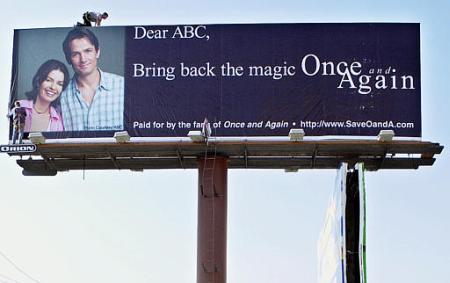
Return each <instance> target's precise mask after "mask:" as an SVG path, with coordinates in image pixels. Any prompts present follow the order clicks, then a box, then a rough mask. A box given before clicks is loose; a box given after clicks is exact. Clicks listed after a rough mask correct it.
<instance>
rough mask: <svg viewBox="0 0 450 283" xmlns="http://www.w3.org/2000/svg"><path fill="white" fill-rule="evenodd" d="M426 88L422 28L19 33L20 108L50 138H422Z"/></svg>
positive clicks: (16, 80)
mask: <svg viewBox="0 0 450 283" xmlns="http://www.w3.org/2000/svg"><path fill="white" fill-rule="evenodd" d="M61 65H62V66H61ZM420 88H421V82H420V26H419V24H387V23H354V24H229V25H177V26H123V27H119V26H113V27H97V28H86V27H84V28H77V27H75V28H45V29H24V30H15V33H14V53H13V71H12V91H11V96H10V104H11V107H12V104H13V102H14V101H17V100H19V101H20V102H22V107H25V108H27V113H28V115H27V118H26V122H25V133H27V132H33V131H38V132H44V135H45V136H46V137H48V138H64V137H111V136H113V134H114V132H116V131H121V130H126V131H128V133H129V134H130V135H131V136H137V137H165V136H186V135H187V133H188V131H190V130H199V129H201V127H202V123H203V121H204V119H205V118H207V119H208V120H209V121H210V123H211V127H212V134H213V135H215V136H284V135H287V134H288V133H289V130H290V129H291V128H303V129H304V130H305V133H306V134H307V135H309V136H323V135H341V136H369V135H377V134H378V132H379V131H380V130H381V129H393V130H394V131H395V133H396V135H397V136H408V137H420V136H421V108H420V103H421V98H420Z"/></svg>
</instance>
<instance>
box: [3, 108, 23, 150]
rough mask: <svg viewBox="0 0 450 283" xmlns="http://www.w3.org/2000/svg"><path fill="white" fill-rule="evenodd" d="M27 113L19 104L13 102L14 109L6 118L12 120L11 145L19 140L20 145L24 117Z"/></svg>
mask: <svg viewBox="0 0 450 283" xmlns="http://www.w3.org/2000/svg"><path fill="white" fill-rule="evenodd" d="M26 116H27V113H26V111H25V108H23V107H21V105H20V102H19V101H16V102H14V107H13V108H12V109H11V110H10V111H9V113H8V115H7V117H8V118H11V117H12V118H13V135H12V139H13V144H15V143H16V140H17V139H19V143H22V137H23V132H24V128H25V117H26Z"/></svg>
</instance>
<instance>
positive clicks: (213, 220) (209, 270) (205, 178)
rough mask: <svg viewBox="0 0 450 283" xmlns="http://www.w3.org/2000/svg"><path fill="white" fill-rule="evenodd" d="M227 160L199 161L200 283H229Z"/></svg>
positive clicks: (204, 159) (198, 270)
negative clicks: (227, 279) (227, 280)
mask: <svg viewBox="0 0 450 283" xmlns="http://www.w3.org/2000/svg"><path fill="white" fill-rule="evenodd" d="M227 160H228V158H227V157H223V156H207V157H205V158H199V159H198V161H197V162H198V228H197V283H225V282H226V274H227V268H226V267H227V169H228V167H227Z"/></svg>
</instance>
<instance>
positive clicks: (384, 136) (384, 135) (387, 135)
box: [378, 130, 395, 141]
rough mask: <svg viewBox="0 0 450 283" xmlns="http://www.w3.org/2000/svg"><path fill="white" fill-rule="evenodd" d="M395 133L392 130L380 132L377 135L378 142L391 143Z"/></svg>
mask: <svg viewBox="0 0 450 283" xmlns="http://www.w3.org/2000/svg"><path fill="white" fill-rule="evenodd" d="M394 136H395V133H394V131H393V130H381V131H380V133H379V134H378V140H379V141H392V139H393V138H394Z"/></svg>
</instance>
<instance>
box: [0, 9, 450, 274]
mask: <svg viewBox="0 0 450 283" xmlns="http://www.w3.org/2000/svg"><path fill="white" fill-rule="evenodd" d="M87 10H93V11H99V12H103V11H107V12H108V13H109V15H110V18H108V19H107V20H106V21H105V22H104V25H159V24H167V25H170V24H218V23H220V24H228V23H325V22H333V23H348V22H394V23H397V22H400V23H420V25H421V73H422V76H421V83H422V129H423V131H422V140H423V141H432V142H439V143H441V144H442V145H444V146H448V145H450V131H449V127H448V121H450V112H449V111H448V108H449V106H450V95H449V94H450V87H449V83H448V82H449V78H450V75H449V74H450V72H449V67H448V66H449V62H450V55H449V50H450V29H449V27H450V16H449V12H450V3H449V2H448V1H444V0H442V1H392V0H390V1H384V0H378V1H362V0H359V1H353V0H342V1H303V0H297V1H282V0H280V1H265V0H263V1H255V0H249V1H235V0H229V1H220V2H219V1H160V0H158V1H152V0H148V1H133V0H129V1H126V2H125V1H111V0H109V1H103V0H98V1H77V2H76V3H74V2H69V1H49V0H41V1H31V2H30V1H23V0H17V1H7V2H6V3H2V14H3V19H4V20H3V23H2V25H1V26H0V42H1V44H0V56H1V57H0V62H1V64H0V93H3V99H0V110H1V111H2V112H3V114H4V115H3V117H5V115H6V113H7V109H8V106H7V104H8V99H9V87H10V78H11V61H12V60H11V58H12V42H13V30H14V29H22V28H40V27H69V26H72V25H73V24H74V23H75V22H76V21H79V20H81V15H82V13H83V12H85V11H87ZM7 129H8V120H7V119H6V118H4V119H0V132H1V133H4V134H3V137H0V143H2V144H4V143H7V140H8V134H7V133H8V130H7ZM15 159H16V158H15V157H9V156H8V155H6V154H2V155H0V168H1V170H0V174H1V175H0V176H1V177H2V178H1V179H2V185H1V187H0V231H1V232H0V282H7V283H11V282H20V283H28V282H30V283H31V282H41V283H57V282H64V283H79V282H87V283H90V282H108V283H119V282H134V283H148V282H151V283H154V282H156V283H160V282H161V283H165V282H177V283H184V282H186V283H189V282H191V283H192V282H195V281H196V231H197V230H196V229H197V227H196V222H197V171H196V170H147V171H144V172H130V171H86V172H82V171H69V172H64V173H58V175H57V176H55V177H24V176H22V174H21V168H20V167H19V166H18V165H17V164H16V161H15ZM448 168H450V158H449V157H448V154H447V149H444V151H443V153H442V154H441V155H438V156H437V161H436V162H435V164H434V166H432V167H423V168H420V169H418V170H385V171H378V172H367V173H366V190H367V264H368V267H367V272H368V281H369V282H383V283H391V282H408V283H419V282H420V283H422V282H429V283H450V268H449V267H450V241H449V239H450V221H449V218H450V217H449V216H450V212H449V211H448V209H447V207H448V200H449V199H450V182H449V181H448V173H449V169H448ZM335 176H336V171H335V170H314V171H313V170H301V171H299V172H298V173H285V172H284V171H283V170H229V173H228V273H227V278H228V282H232V283H248V282H259V283H275V282H289V283H290V282H317V273H316V271H317V268H316V266H317V255H316V246H317V240H318V236H319V233H320V231H321V229H322V226H323V221H324V217H325V211H326V207H327V204H328V199H329V196H330V194H331V192H332V190H333V187H334V180H335Z"/></svg>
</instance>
